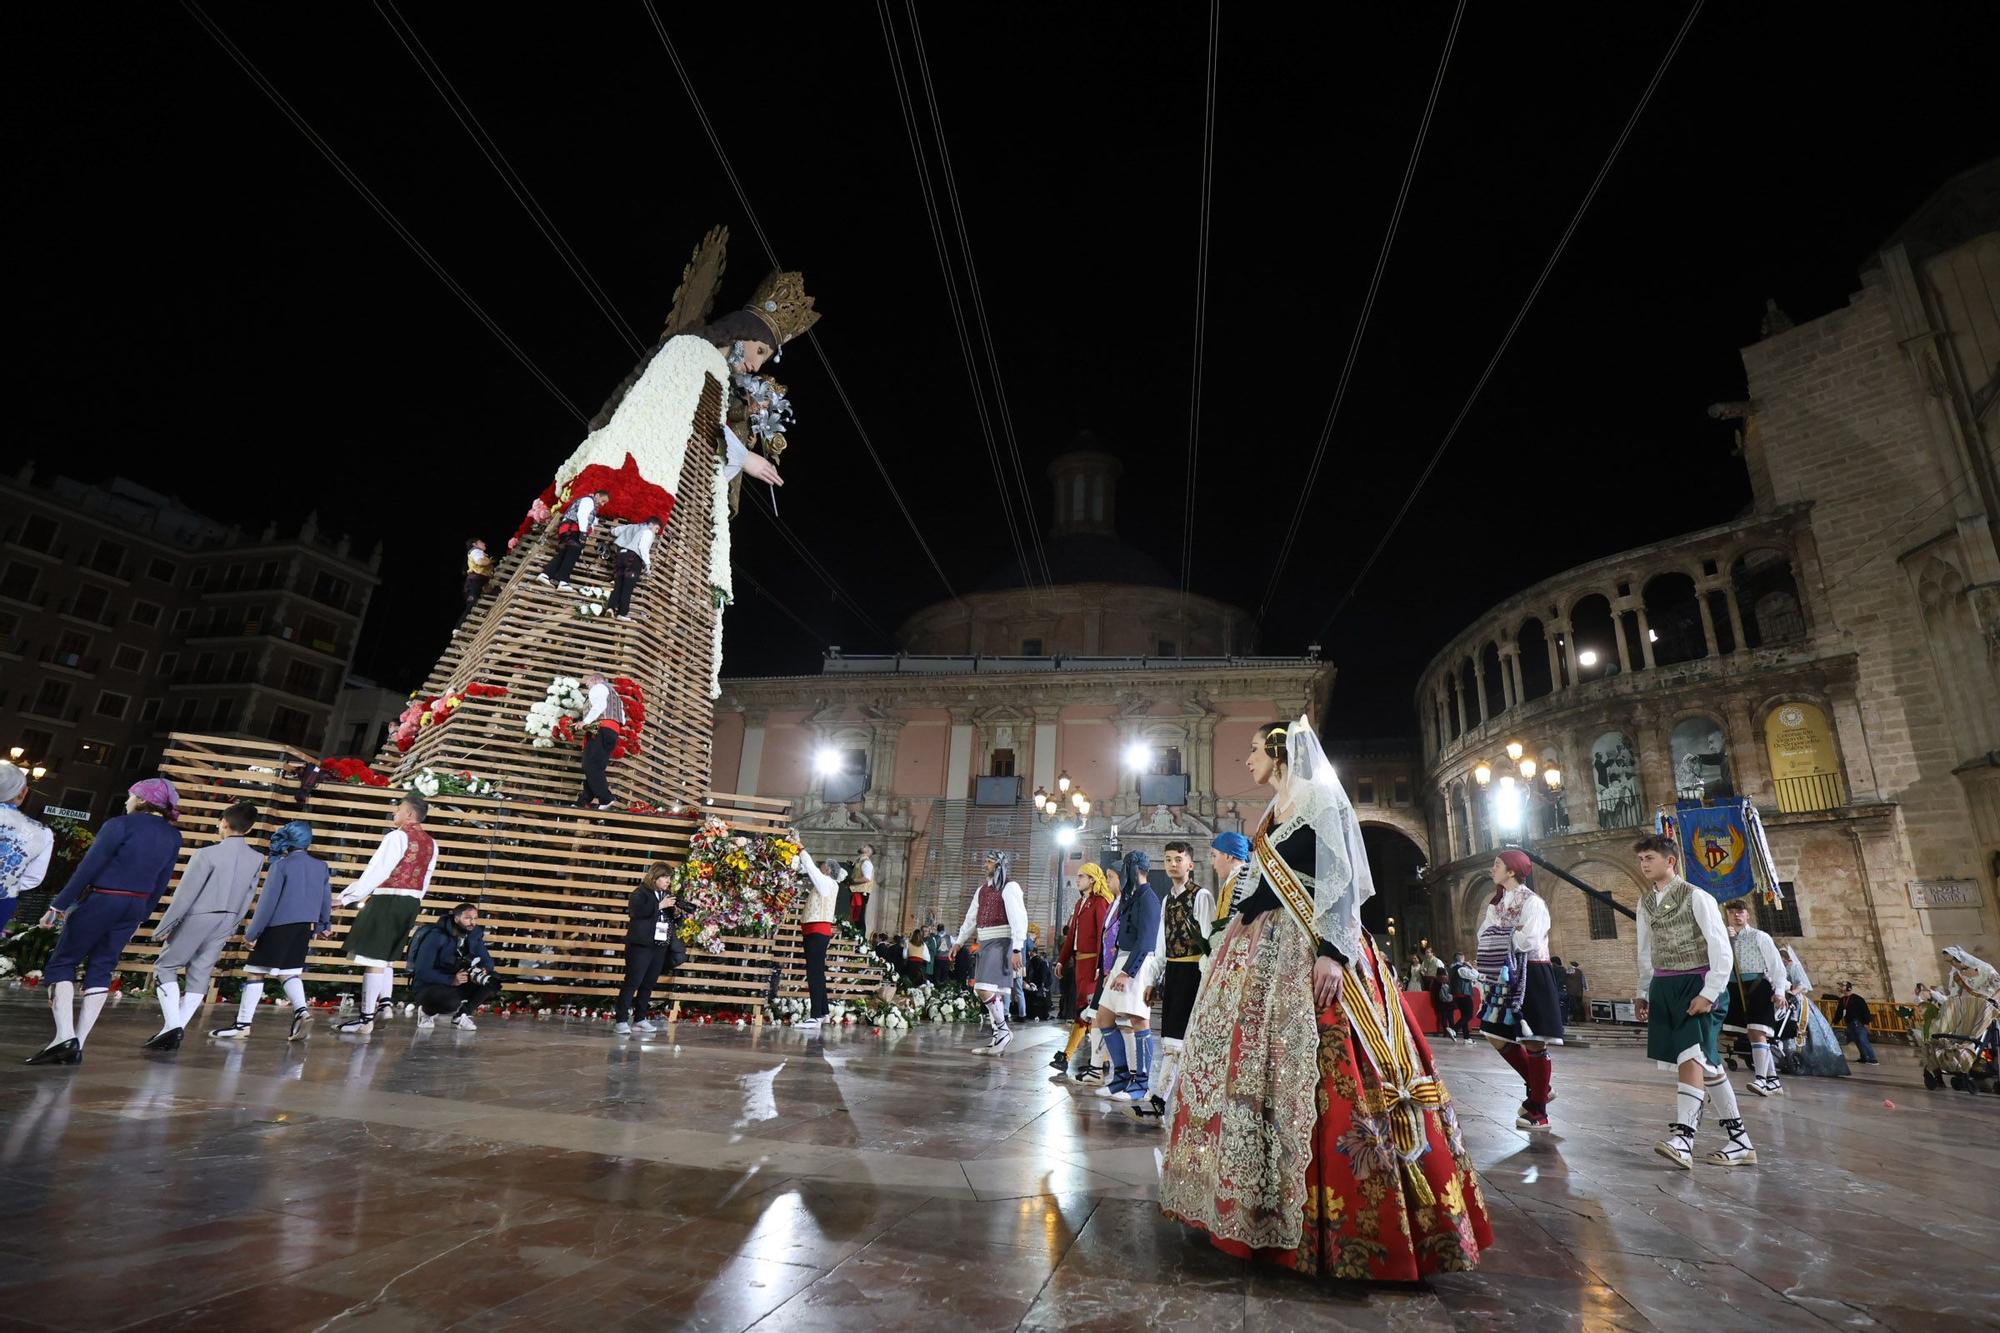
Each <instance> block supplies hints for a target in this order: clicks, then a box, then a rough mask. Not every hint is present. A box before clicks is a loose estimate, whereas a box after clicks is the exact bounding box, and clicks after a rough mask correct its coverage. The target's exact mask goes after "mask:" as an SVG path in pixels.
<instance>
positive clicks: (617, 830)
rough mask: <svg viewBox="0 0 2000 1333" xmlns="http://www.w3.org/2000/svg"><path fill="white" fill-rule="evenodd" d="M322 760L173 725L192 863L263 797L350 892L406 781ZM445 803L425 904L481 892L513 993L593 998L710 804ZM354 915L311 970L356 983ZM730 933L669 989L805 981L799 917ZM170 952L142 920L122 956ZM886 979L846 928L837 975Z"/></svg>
mask: <svg viewBox="0 0 2000 1333" xmlns="http://www.w3.org/2000/svg"><path fill="white" fill-rule="evenodd" d="M704 688H705V687H704ZM464 720H465V719H463V718H460V719H456V720H454V721H453V722H451V723H450V724H448V727H456V726H459V725H460V724H461V723H462V722H463V721H464ZM523 744H524V745H525V742H523ZM316 759H317V756H314V755H311V754H308V753H306V752H305V751H303V750H297V749H293V748H292V747H290V746H285V745H279V744H276V743H274V742H269V741H258V740H238V739H229V738H223V737H216V736H196V735H183V734H176V735H174V736H173V737H172V738H171V739H170V741H169V743H168V748H167V752H166V756H165V758H164V760H163V761H162V763H161V766H160V771H161V772H162V773H163V774H164V775H165V776H166V777H168V778H170V779H171V780H172V781H173V783H174V785H175V786H176V787H177V788H179V790H180V794H181V802H182V811H183V813H182V816H181V829H182V835H183V840H184V841H183V849H182V861H183V865H185V861H186V857H187V856H188V855H191V854H192V853H193V852H194V850H195V849H196V848H199V847H201V846H204V845H206V844H208V843H210V842H213V841H215V839H216V837H217V834H216V831H215V822H216V818H217V817H218V816H219V815H220V814H221V812H222V810H223V808H224V807H226V806H228V805H229V804H231V803H232V802H234V801H239V800H249V801H252V802H255V803H256V805H257V806H258V808H259V809H260V810H261V811H262V812H263V814H264V820H263V822H262V823H261V824H260V825H259V828H258V833H257V835H256V836H255V838H254V839H253V841H257V842H261V841H262V840H263V839H264V838H267V837H268V836H269V835H270V833H271V831H272V830H273V829H275V828H276V827H277V826H278V825H280V824H282V823H284V822H286V821H287V820H292V819H303V820H305V821H306V822H307V823H309V824H311V825H312V827H313V846H312V852H313V854H314V855H315V856H318V857H319V858H320V859H322V860H324V861H326V862H327V863H328V864H329V865H330V866H331V868H332V870H333V882H334V887H335V891H336V892H338V890H339V889H340V888H341V887H342V886H344V885H346V884H348V883H351V882H352V881H353V880H354V878H355V877H356V876H358V875H359V874H360V873H361V871H362V868H363V867H365V866H366V865H367V863H368V858H369V857H370V856H371V855H373V854H374V850H375V847H376V845H377V844H378V843H379V842H380V841H381V838H382V835H383V833H385V832H386V831H387V830H388V828H389V822H390V813H391V811H392V809H393V808H394V806H395V803H396V800H397V798H398V797H399V796H400V795H401V792H400V791H399V790H398V789H396V788H393V787H391V788H379V787H358V786H346V785H328V784H320V785H318V786H312V785H309V784H308V782H307V781H306V779H307V777H308V775H310V774H311V773H312V771H313V765H314V763H315V762H316ZM430 809H431V813H430V818H429V819H428V820H427V821H426V823H425V827H426V828H427V829H428V830H429V831H430V832H431V834H432V836H434V837H435V838H436V839H437V841H438V847H439V853H438V867H437V871H436V874H435V876H434V877H433V879H432V882H431V893H430V896H429V897H428V898H427V899H426V900H425V904H424V906H425V913H426V915H429V914H431V913H432V912H434V911H436V910H438V909H441V908H445V907H449V906H450V905H452V904H453V903H458V902H469V903H475V904H477V905H478V907H479V913H480V917H481V919H482V922H483V924H484V925H485V927H486V936H487V942H488V944H489V946H490V947H491V949H492V952H493V957H494V961H495V962H496V963H497V964H499V966H500V969H501V971H502V972H503V973H505V974H506V978H507V989H508V991H509V992H510V993H516V994H518V993H523V992H533V993H540V994H544V995H548V996H576V997H584V998H608V997H610V996H614V995H616V994H617V991H618V987H619V984H620V981H621V980H622V977H623V972H624V953H625V948H624V937H625V928H626V920H627V917H626V906H625V905H626V900H627V899H628V898H629V897H630V896H631V892H632V889H633V888H634V887H635V886H636V885H637V884H638V882H639V877H640V874H641V872H642V871H643V870H644V869H645V867H646V866H648V865H650V864H652V863H653V862H656V861H670V862H674V863H678V862H680V861H681V860H682V859H683V858H684V857H685V856H686V853H687V846H688V835H689V833H690V832H691V831H692V830H693V829H694V827H695V822H696V819H697V817H698V814H697V812H696V811H690V812H689V813H686V814H683V815H680V816H662V815H632V814H621V813H614V812H608V811H607V812H595V811H585V810H579V809H576V808H575V807H573V806H569V805H565V804H540V803H537V802H535V801H532V800H497V799H491V798H472V797H437V798H433V799H432V800H431V803H430ZM699 810H700V811H703V812H707V813H713V814H715V815H718V816H720V817H721V818H722V819H724V820H725V821H727V822H728V823H729V825H730V826H731V827H732V828H733V829H736V830H738V831H741V832H745V833H776V832H781V831H783V830H784V829H786V828H787V827H788V826H789V819H790V810H789V808H788V807H787V805H786V804H785V803H784V802H782V801H772V800H767V799H760V798H757V797H744V796H732V795H720V796H715V797H712V798H710V799H709V800H707V801H704V802H703V803H702V805H701V806H700V807H699ZM169 901H171V898H170V899H169ZM354 916H355V912H353V911H350V910H347V909H343V908H339V907H336V908H335V909H334V925H335V933H334V937H333V938H332V939H328V940H318V941H315V942H314V944H313V947H312V953H311V955H310V961H309V962H308V965H307V972H306V976H307V978H308V979H309V980H315V981H334V982H339V981H352V980H354V979H355V978H356V977H357V976H358V973H357V972H356V971H355V970H354V969H353V968H352V967H351V966H350V965H349V964H348V962H347V960H346V957H345V955H344V953H343V941H344V937H345V935H346V930H347V926H348V924H349V923H350V922H351V921H352V920H353V918H354ZM726 943H727V950H726V951H725V952H724V953H721V954H709V953H703V952H700V951H695V952H692V953H690V955H689V958H688V962H687V964H686V966H684V967H682V968H681V969H679V970H678V971H677V972H676V973H675V974H674V975H673V977H672V978H671V979H663V984H662V986H661V987H660V988H659V989H658V990H656V991H655V996H656V998H658V999H660V1000H661V1001H663V1002H673V1003H677V1004H709V1005H717V1004H721V1005H731V1006H743V1007H748V1008H750V1009H752V1010H753V1011H755V1012H757V1013H759V1014H761V1012H762V1008H763V1002H764V1000H765V999H766V998H767V997H768V996H769V995H771V994H772V993H773V990H772V988H773V984H774V981H775V985H776V994H779V995H793V996H796V995H803V994H804V993H805V973H804V966H805V963H804V951H803V947H802V945H801V943H800V939H799V930H798V924H797V922H796V921H788V922H787V923H785V925H784V926H783V928H782V929H781V930H780V932H779V934H778V936H777V938H775V939H759V938H750V937H742V938H731V939H729V940H728V941H727V942H726ZM158 952H159V948H158V946H156V945H154V944H151V943H150V942H148V940H147V931H146V930H145V929H143V928H142V929H141V930H140V932H139V933H138V935H136V936H135V937H134V939H133V942H132V945H131V947H130V948H129V949H128V950H127V951H126V955H125V957H124V959H123V960H122V964H121V965H122V966H123V967H124V968H125V969H127V970H132V971H139V970H150V968H151V965H152V960H153V958H154V957H155V956H156V955H157V954H158ZM247 953H248V950H247V949H245V948H243V947H241V946H238V947H235V948H233V949H231V950H230V951H228V952H225V954H224V956H223V960H222V962H221V964H220V965H219V966H218V968H217V972H218V974H219V975H227V974H229V973H230V972H231V971H232V969H233V968H234V967H235V966H236V965H237V964H239V963H241V962H242V960H243V959H244V958H245V957H246V956H247ZM885 980H886V974H885V971H884V969H883V967H882V965H881V963H880V961H879V960H877V959H875V958H874V957H873V956H872V955H869V954H865V953H864V952H863V951H862V949H861V948H860V946H859V945H857V944H855V943H853V942H851V941H847V940H839V939H837V940H835V942H834V945H833V947H832V948H831V949H830V950H829V957H828V981H829V989H830V991H831V993H832V994H833V995H834V996H835V997H836V998H845V999H857V998H860V997H862V996H864V995H869V994H874V993H876V992H877V991H878V990H879V988H880V987H881V985H882V984H883V982H884V981H885Z"/></svg>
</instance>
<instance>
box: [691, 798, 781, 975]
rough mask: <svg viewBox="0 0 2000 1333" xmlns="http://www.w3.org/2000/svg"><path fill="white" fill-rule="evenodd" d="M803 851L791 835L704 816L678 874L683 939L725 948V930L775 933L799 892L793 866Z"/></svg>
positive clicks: (709, 947)
mask: <svg viewBox="0 0 2000 1333" xmlns="http://www.w3.org/2000/svg"><path fill="white" fill-rule="evenodd" d="M798 854H799V845H798V844H797V843H795V842H793V841H791V839H789V838H778V837H769V836H760V837H745V836H742V835H740V834H732V833H730V831H729V826H728V825H727V824H725V823H723V822H722V821H721V820H720V819H717V818H715V817H714V816H713V815H711V816H709V817H708V818H707V819H705V820H703V821H702V825H701V827H700V828H698V829H696V830H695V831H694V833H693V834H691V835H690V836H689V838H688V859H687V860H686V861H685V862H684V863H683V864H682V865H681V867H680V869H679V870H678V871H677V872H676V873H675V876H674V897H675V898H677V899H679V901H680V905H681V911H682V913H683V919H682V921H681V926H680V936H681V940H682V941H683V942H684V943H686V944H688V945H689V946H691V947H694V948H699V949H703V950H705V951H707V952H709V953H721V952H723V942H722V941H723V937H724V936H726V935H757V936H763V937H767V938H768V937H770V936H773V935H776V934H777V933H778V924H779V922H781V921H783V920H784V919H785V915H786V913H788V912H789V911H791V909H792V905H793V903H794V902H795V901H796V900H797V898H798V892H799V876H798V874H797V872H795V871H794V870H793V869H792V860H793V858H795V857H796V856H798Z"/></svg>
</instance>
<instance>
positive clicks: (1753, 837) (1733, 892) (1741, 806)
mask: <svg viewBox="0 0 2000 1333" xmlns="http://www.w3.org/2000/svg"><path fill="white" fill-rule="evenodd" d="M1653 822H1654V827H1655V828H1656V829H1657V830H1658V831H1660V832H1662V833H1666V834H1669V835H1671V836H1672V837H1673V839H1674V840H1675V841H1676V842H1678V843H1679V844H1680V846H1681V874H1682V875H1684V876H1686V878H1687V882H1688V883H1690V884H1692V885H1694V886H1695V887H1696V888H1698V889H1706V890H1707V891H1708V892H1710V893H1712V894H1714V895H1715V896H1716V897H1717V898H1718V899H1720V900H1721V901H1723V902H1729V901H1730V900H1732V899H1735V898H1747V897H1749V896H1750V895H1751V894H1752V893H1761V894H1762V895H1763V897H1764V900H1765V901H1766V902H1767V903H1772V904H1777V903H1779V902H1782V901H1783V895H1782V893H1781V891H1780V890H1779V887H1778V870H1777V866H1776V865H1775V864H1774V863H1773V862H1772V860H1771V848H1770V844H1769V843H1768V842H1766V841H1765V838H1764V822H1763V820H1761V819H1759V818H1758V816H1757V807H1756V806H1755V805H1753V804H1751V803H1750V802H1749V801H1748V800H1747V799H1746V800H1735V801H1725V802H1720V803H1716V804H1710V803H1708V802H1704V801H1680V802H1678V803H1677V804H1676V805H1675V807H1674V811H1673V813H1672V814H1668V813H1667V812H1666V811H1665V810H1662V811H1660V812H1659V813H1658V815H1657V816H1655V818H1654V821H1653Z"/></svg>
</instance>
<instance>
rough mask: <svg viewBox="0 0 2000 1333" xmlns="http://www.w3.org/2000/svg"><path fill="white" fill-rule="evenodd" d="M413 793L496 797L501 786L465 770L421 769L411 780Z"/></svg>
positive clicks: (410, 785)
mask: <svg viewBox="0 0 2000 1333" xmlns="http://www.w3.org/2000/svg"><path fill="white" fill-rule="evenodd" d="M409 787H410V790H411V791H414V792H416V793H417V794H418V795H420V796H427V797H428V796H495V795H498V794H499V791H500V784H499V783H497V782H494V781H492V780H491V779H488V778H482V777H477V776H475V775H473V774H471V773H468V772H465V771H464V770H462V769H461V770H458V771H451V770H448V769H442V768H420V769H418V770H417V775H416V776H415V777H413V778H411V779H410V783H409Z"/></svg>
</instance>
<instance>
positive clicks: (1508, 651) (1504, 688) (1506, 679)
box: [1500, 643, 1521, 708]
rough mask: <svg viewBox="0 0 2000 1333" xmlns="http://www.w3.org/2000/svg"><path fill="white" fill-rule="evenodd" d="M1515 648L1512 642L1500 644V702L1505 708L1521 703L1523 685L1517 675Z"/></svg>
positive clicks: (1515, 706)
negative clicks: (1521, 685)
mask: <svg viewBox="0 0 2000 1333" xmlns="http://www.w3.org/2000/svg"><path fill="white" fill-rule="evenodd" d="M1518 665H1519V664H1518V663H1517V662H1516V661H1515V649H1514V645H1513V644H1511V643H1503V644H1501V645H1500V702H1501V704H1502V705H1503V707H1505V708H1517V707H1519V706H1520V703H1521V687H1520V683H1519V681H1518V679H1517V678H1516V675H1515V667H1516V666H1518Z"/></svg>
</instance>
